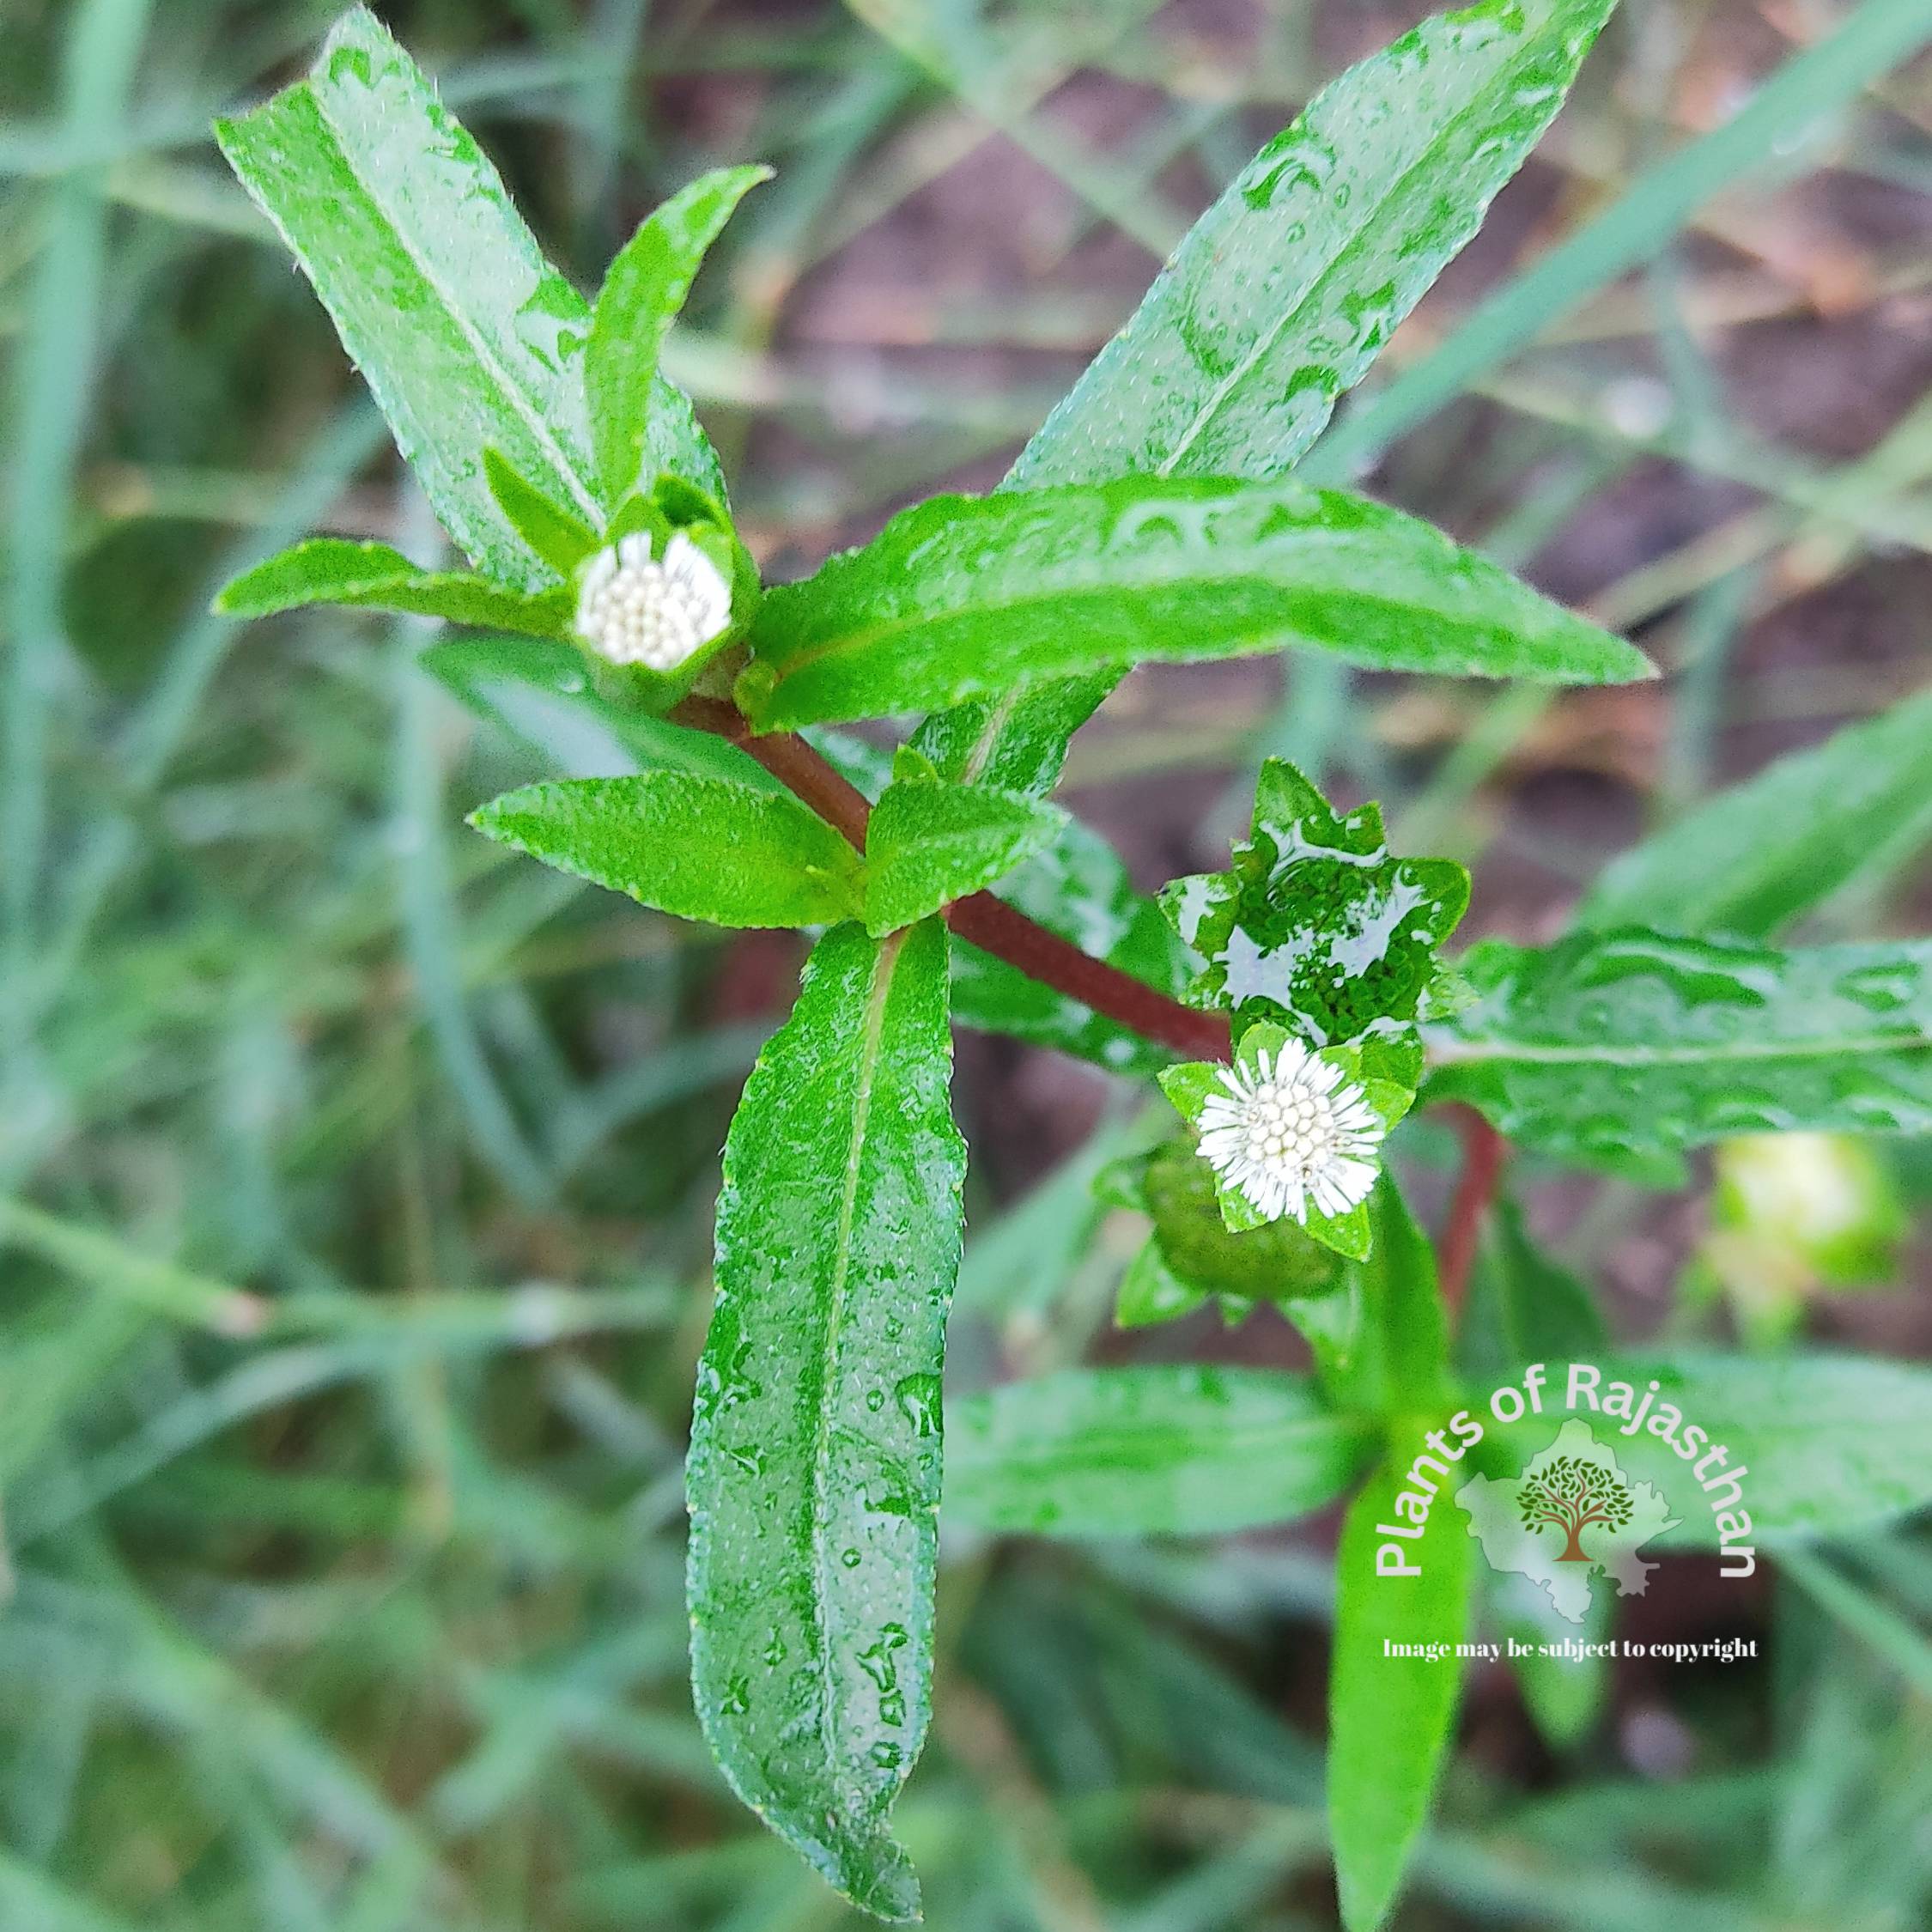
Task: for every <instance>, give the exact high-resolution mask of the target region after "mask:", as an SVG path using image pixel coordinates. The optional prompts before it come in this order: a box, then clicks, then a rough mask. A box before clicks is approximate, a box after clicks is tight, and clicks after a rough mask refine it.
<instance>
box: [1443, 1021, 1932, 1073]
mask: <svg viewBox="0 0 1932 1932" xmlns="http://www.w3.org/2000/svg"><path fill="white" fill-rule="evenodd" d="M1441 1039H1442V1036H1440V1035H1434V1036H1431V1047H1430V1057H1431V1060H1433V1061H1434V1063H1435V1064H1436V1065H1437V1066H1476V1065H1481V1064H1483V1063H1484V1062H1485V1061H1495V1060H1516V1061H1522V1062H1526V1063H1528V1064H1529V1065H1531V1066H1707V1065H1715V1064H1724V1063H1728V1062H1739V1061H1741V1062H1750V1061H1756V1060H1766V1061H1776V1060H1817V1059H1820V1058H1821V1057H1828V1056H1831V1055H1835V1054H1857V1055H1860V1056H1862V1057H1869V1058H1878V1057H1880V1056H1882V1055H1885V1054H1898V1053H1914V1052H1919V1053H1923V1052H1925V1051H1927V1050H1928V1049H1932V1034H1928V1033H1927V1032H1926V1031H1924V1030H1923V1029H1919V1030H1913V1031H1911V1032H1905V1033H1879V1032H1874V1033H1864V1034H1856V1033H1855V1034H1844V1035H1838V1036H1832V1037H1822V1036H1814V1037H1813V1038H1810V1039H1806V1040H1773V1041H1756V1042H1753V1041H1710V1042H1689V1043H1686V1044H1684V1045H1681V1046H1656V1047H1645V1046H1642V1045H1639V1044H1636V1043H1631V1044H1630V1045H1628V1046H1627V1047H1619V1048H1617V1049H1616V1050H1614V1051H1611V1050H1607V1047H1606V1045H1605V1044H1604V1043H1601V1042H1591V1043H1585V1044H1579V1045H1575V1046H1571V1045H1566V1044H1564V1042H1560V1041H1554V1040H1551V1041H1539V1040H1509V1039H1494V1040H1487V1039H1483V1040H1467V1039H1466V1040H1456V1041H1451V1042H1448V1043H1446V1044H1440V1045H1439V1044H1437V1042H1439V1041H1441Z"/></svg>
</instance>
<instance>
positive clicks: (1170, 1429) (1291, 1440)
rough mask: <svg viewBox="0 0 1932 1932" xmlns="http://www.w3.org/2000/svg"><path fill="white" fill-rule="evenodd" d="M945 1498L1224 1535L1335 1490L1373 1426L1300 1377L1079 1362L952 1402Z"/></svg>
mask: <svg viewBox="0 0 1932 1932" xmlns="http://www.w3.org/2000/svg"><path fill="white" fill-rule="evenodd" d="M946 1425H947V1431H948V1435H949V1438H950V1448H949V1449H948V1452H947V1468H946V1491H945V1507H946V1514H947V1516H948V1518H949V1519H950V1520H951V1521H953V1522H961V1523H970V1524H973V1525H975V1526H976V1527H977V1528H983V1529H1005V1530H1019V1531H1029V1532H1031V1533H1033V1534H1039V1535H1054V1536H1141V1535H1211V1534H1215V1533H1216V1532H1218V1531H1223V1530H1230V1529H1241V1528H1253V1527H1254V1526H1255V1525H1256V1524H1258V1523H1266V1522H1289V1521H1291V1520H1292V1519H1293V1518H1294V1517H1297V1516H1305V1515H1307V1514H1308V1512H1309V1510H1316V1509H1319V1508H1321V1505H1322V1504H1324V1503H1327V1502H1329V1501H1331V1500H1332V1499H1333V1498H1334V1496H1335V1495H1336V1494H1337V1492H1339V1491H1340V1490H1341V1489H1342V1488H1343V1487H1344V1486H1345V1485H1346V1484H1347V1482H1348V1481H1349V1479H1350V1478H1351V1477H1352V1476H1353V1475H1354V1474H1355V1473H1356V1472H1357V1471H1358V1469H1359V1468H1361V1467H1362V1465H1363V1463H1364V1461H1365V1460H1366V1458H1367V1456H1368V1455H1369V1453H1370V1441H1371V1435H1370V1431H1369V1430H1368V1429H1367V1428H1366V1427H1365V1426H1364V1424H1363V1423H1362V1422H1361V1421H1360V1420H1359V1419H1353V1418H1350V1417H1346V1416H1341V1415H1336V1414H1334V1413H1330V1412H1329V1411H1328V1410H1327V1409H1325V1408H1324V1407H1323V1406H1322V1405H1321V1401H1320V1400H1319V1399H1318V1398H1317V1397H1316V1395H1315V1393H1314V1391H1313V1390H1312V1389H1311V1388H1309V1385H1308V1384H1307V1383H1306V1382H1303V1381H1302V1380H1301V1379H1300V1378H1299V1377H1297V1376H1287V1375H1280V1374H1275V1373H1273V1372H1267V1371H1263V1370H1244V1369H1212V1368H1200V1367H1194V1366H1181V1365H1175V1366H1166V1367H1150V1368H1130V1369H1068V1370H1062V1371H1060V1373H1059V1374H1057V1375H1050V1376H1040V1377H1038V1378H1036V1379H1035V1380H1032V1381H1028V1382H1009V1383H1008V1384H1006V1386H1005V1387H1004V1388H995V1389H993V1390H991V1391H990V1392H988V1393H987V1394H981V1395H969V1396H966V1397H963V1399H961V1400H957V1401H955V1402H953V1403H951V1404H950V1405H949V1406H948V1408H947V1413H946Z"/></svg>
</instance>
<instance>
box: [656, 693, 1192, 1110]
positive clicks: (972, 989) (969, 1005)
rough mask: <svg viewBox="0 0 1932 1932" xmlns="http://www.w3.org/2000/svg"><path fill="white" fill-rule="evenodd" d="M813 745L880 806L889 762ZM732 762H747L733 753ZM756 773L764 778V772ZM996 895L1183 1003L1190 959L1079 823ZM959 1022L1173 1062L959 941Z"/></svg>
mask: <svg viewBox="0 0 1932 1932" xmlns="http://www.w3.org/2000/svg"><path fill="white" fill-rule="evenodd" d="M681 735H682V736H683V737H686V738H690V737H694V736H696V735H697V734H696V733H692V732H684V733H682V734H681ZM808 735H809V736H810V738H811V742H812V744H814V745H815V746H816V747H817V750H820V751H821V752H823V754H824V756H826V757H827V758H829V760H830V761H831V762H832V763H833V764H834V765H835V766H836V767H837V768H838V769H839V771H840V773H841V775H843V776H844V777H845V778H847V779H848V780H849V781H851V782H852V783H853V784H854V785H856V786H857V787H859V789H860V791H861V792H863V793H865V794H866V797H867V798H868V799H876V798H878V796H880V794H881V793H883V791H884V788H885V786H886V785H887V783H888V782H889V781H890V772H891V769H892V765H893V760H892V759H891V758H890V757H889V756H887V755H886V754H885V753H884V752H882V751H880V750H878V749H877V748H876V747H874V746H872V745H870V744H866V741H865V740H864V739H862V738H854V737H852V736H850V735H848V734H847V733H844V732H823V731H815V732H811V733H810V734H808ZM712 742H717V741H715V740H713V741H712ZM914 753H915V755H919V754H918V748H917V747H916V746H915V747H914ZM732 756H734V757H742V756H744V754H743V753H741V752H738V751H737V750H735V749H733V750H732ZM920 756H922V755H920ZM747 762H749V761H747ZM752 769H754V770H755V771H757V772H759V773H760V775H762V773H763V768H762V766H753V767H752ZM1023 789H1025V788H1024V787H1023ZM992 890H993V893H994V896H996V897H998V898H1001V899H1005V900H1006V901H1008V902H1010V903H1011V904H1012V905H1015V906H1017V907H1018V908H1019V909H1020V910H1021V911H1022V912H1024V914H1026V915H1027V916H1028V917H1029V918H1030V919H1033V920H1037V921H1038V922H1039V923H1040V924H1041V925H1042V926H1044V927H1046V928H1047V929H1048V931H1049V932H1052V933H1059V935H1060V938H1061V939H1068V940H1071V941H1072V944H1073V945H1077V946H1078V947H1079V949H1080V950H1081V951H1083V952H1085V953H1089V954H1091V956H1092V957H1094V958H1096V959H1104V960H1105V961H1106V962H1107V963H1108V964H1109V965H1110V966H1117V967H1118V968H1119V969H1121V971H1122V972H1123V973H1130V974H1132V975H1133V977H1134V978H1136V979H1139V980H1145V981H1146V982H1147V984H1148V985H1150V986H1152V987H1158V988H1159V989H1160V990H1161V991H1162V992H1163V993H1168V994H1170V995H1171V996H1173V997H1175V998H1178V997H1179V996H1180V994H1181V993H1182V989H1183V988H1184V987H1185V986H1186V984H1187V981H1188V973H1189V963H1188V958H1187V956H1186V950H1185V949H1184V948H1183V947H1182V945H1181V943H1180V941H1179V940H1178V939H1176V938H1175V936H1174V933H1173V931H1172V929H1171V928H1170V927H1169V925H1168V923H1167V921H1166V920H1164V919H1163V918H1162V917H1161V913H1160V908H1159V907H1158V906H1157V905H1156V904H1155V902H1153V900H1151V899H1150V898H1149V897H1148V896H1146V895H1145V893H1143V892H1139V891H1136V890H1135V889H1134V884H1133V879H1132V878H1130V877H1129V875H1128V872H1127V867H1126V866H1124V865H1122V864H1121V860H1120V857H1119V854H1116V853H1115V850H1114V848H1112V847H1111V846H1110V845H1109V844H1108V842H1107V841H1106V840H1105V839H1103V837H1101V835H1099V833H1097V832H1096V831H1095V830H1094V829H1092V828H1091V826H1088V825H1084V824H1082V823H1080V821H1079V820H1078V819H1077V818H1074V817H1068V816H1065V815H1063V816H1062V817H1061V818H1060V826H1059V829H1058V830H1057V831H1056V832H1055V833H1054V836H1053V839H1052V841H1050V842H1049V843H1048V846H1047V847H1046V848H1045V849H1044V850H1043V851H1042V852H1041V853H1040V854H1037V856H1036V857H1034V858H1032V859H1030V860H1027V861H1026V863H1025V864H1024V865H1023V866H1020V868H1019V869H1018V871H1017V872H1012V873H1011V874H1009V875H1008V876H1007V877H1006V878H1003V879H1001V880H1000V881H999V883H998V884H996V885H994V886H993V889H992ZM952 1017H953V1018H954V1020H955V1021H956V1022H957V1024H960V1025H962V1026H971V1027H977V1028H979V1029H980V1030H982V1031H984V1032H987V1033H1005V1034H1010V1035H1012V1037H1013V1038H1015V1039H1018V1040H1026V1041H1030V1042H1032V1043H1033V1044H1034V1045H1036V1046H1041V1047H1051V1048H1054V1050H1055V1051H1056V1052H1059V1053H1066V1054H1078V1056H1079V1057H1080V1058H1081V1059H1082V1060H1092V1061H1094V1062H1095V1063H1096V1064H1097V1065H1098V1066H1104V1067H1107V1068H1109V1069H1110V1070H1111V1071H1113V1072H1117V1073H1133V1072H1155V1071H1156V1070H1157V1069H1158V1068H1160V1067H1163V1066H1166V1065H1167V1064H1168V1062H1169V1061H1170V1060H1171V1059H1172V1058H1173V1055H1172V1054H1170V1053H1169V1052H1168V1051H1167V1049H1166V1048H1163V1047H1157V1046H1155V1045H1154V1044H1153V1043H1152V1042H1150V1041H1148V1040H1146V1039H1145V1038H1143V1037H1142V1036H1140V1035H1139V1034H1138V1033H1134V1032H1131V1031H1129V1030H1128V1029H1127V1028H1126V1027H1124V1026H1122V1025H1121V1024H1120V1023H1119V1022H1118V1021H1115V1020H1111V1019H1109V1018H1107V1017H1106V1016H1105V1015H1104V1014H1103V1013H1097V1012H1095V1011H1094V1010H1093V1008H1092V1007H1091V1006H1088V1005H1084V1004H1083V1003H1082V1002H1081V1001H1079V1000H1078V999H1071V998H1069V997H1068V996H1067V995H1066V994H1065V993H1058V992H1056V991H1054V988H1053V987H1050V986H1048V985H1047V984H1046V983H1045V982H1044V981H1041V980H1036V979H1033V978H1031V977H1030V975H1027V974H1025V973H1023V972H1021V971H1020V970H1019V969H1018V968H1017V967H1013V966H1009V965H1008V964H1007V963H1006V962H1005V960H1003V959H998V958H995V957H993V954H991V953H989V952H981V951H980V949H979V948H978V947H977V946H975V945H968V944H967V943H966V942H965V941H964V940H963V939H958V938H957V937H955V939H953V942H952Z"/></svg>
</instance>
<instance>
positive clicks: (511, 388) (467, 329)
mask: <svg viewBox="0 0 1932 1932" xmlns="http://www.w3.org/2000/svg"><path fill="white" fill-rule="evenodd" d="M301 85H302V86H303V87H304V88H306V90H307V94H308V96H309V99H310V100H313V102H314V103H315V111H316V112H317V113H319V115H320V116H321V117H322V120H323V123H324V125H325V126H326V127H327V128H328V130H329V132H330V134H331V137H333V139H334V141H335V143H336V152H337V154H338V155H340V156H341V157H342V161H343V166H344V167H345V168H346V169H347V171H348V173H349V175H350V177H351V178H352V179H354V180H355V183H356V185H358V186H359V187H360V188H361V191H362V192H363V193H364V194H365V195H367V196H368V201H369V205H370V207H371V208H373V209H374V210H375V211H376V213H377V215H378V216H379V217H380V220H381V222H382V223H383V225H384V226H385V227H386V228H387V229H388V230H389V232H390V234H392V235H393V236H394V237H395V239H396V245H397V246H398V248H400V249H401V250H402V251H403V252H404V254H405V255H406V256H407V257H408V258H409V259H410V262H411V263H412V264H414V265H415V267H416V272H417V273H418V274H419V275H420V276H422V279H423V281H424V282H425V283H428V286H429V288H430V289H432V290H433V291H434V294H435V296H436V299H437V301H439V302H440V303H441V305H442V308H443V313H444V314H445V315H447V317H448V318H449V319H451V320H452V321H453V322H454V323H455V325H456V328H457V331H458V333H459V335H460V336H462V337H463V338H464V340H465V342H467V343H469V344H470V347H471V352H472V353H473V354H474V355H476V358H477V361H478V362H479V363H481V364H482V365H483V368H485V369H487V370H488V371H489V374H491V375H492V376H494V377H495V380H496V382H497V384H498V386H499V387H500V388H501V391H502V392H503V393H504V394H505V395H507V397H508V398H510V400H511V403H512V405H513V414H515V415H516V416H519V417H520V418H521V419H522V421H523V422H524V425H525V427H526V428H527V429H529V430H530V432H531V433H532V437H533V438H534V440H535V441H536V443H537V446H538V448H540V449H541V450H542V451H543V452H544V454H545V455H546V456H547V457H548V458H549V459H550V462H551V465H552V466H553V467H554V469H555V470H556V475H557V477H558V479H559V481H561V482H562V483H564V484H565V485H566V486H567V487H568V489H569V490H570V492H571V494H572V495H574V497H575V498H576V500H577V503H578V506H579V507H580V508H581V509H583V510H586V511H587V512H588V513H589V514H590V518H591V521H592V527H593V528H601V527H602V526H603V521H604V512H603V508H602V507H601V506H600V505H599V504H598V501H597V500H596V498H595V497H594V496H592V495H591V494H590V492H589V491H588V489H586V486H585V484H584V482H583V479H582V478H581V477H579V475H578V474H577V470H576V466H575V465H574V462H573V461H572V460H571V458H570V454H569V453H568V451H567V450H566V449H565V448H564V447H563V446H562V443H561V442H560V441H559V440H557V438H556V434H554V433H553V432H552V430H551V428H550V421H549V418H548V416H546V414H545V412H544V410H543V409H542V408H540V407H539V406H538V404H537V402H536V400H535V398H532V397H531V396H528V395H526V393H525V392H524V390H523V388H522V387H521V386H520V385H519V383H517V382H516V381H515V380H514V379H513V376H512V374H511V372H510V369H509V367H508V365H507V363H505V362H504V361H502V359H501V357H500V356H499V355H497V354H496V352H495V347H494V345H493V344H492V343H490V342H489V338H488V337H486V336H484V335H483V334H481V333H480V332H479V331H477V328H476V327H475V326H474V325H472V324H471V322H470V320H469V319H468V317H467V315H466V313H465V309H464V307H463V305H462V304H461V303H459V302H457V301H454V300H453V298H452V296H451V294H450V291H449V290H448V289H446V288H445V287H444V286H443V284H442V283H441V281H440V279H439V278H438V276H437V275H436V274H435V272H434V267H433V265H432V264H433V261H434V258H433V257H430V256H428V255H425V254H424V253H423V252H421V251H420V250H419V249H418V248H417V247H416V246H414V245H413V244H412V241H411V239H410V232H409V231H408V230H406V229H405V228H404V227H403V226H402V224H401V223H400V222H398V219H397V217H396V215H395V213H394V211H393V210H392V208H391V206H390V204H389V203H388V201H387V200H386V198H385V197H383V196H382V195H381V194H380V192H379V191H377V188H376V186H375V185H374V182H373V181H371V180H370V179H369V178H368V176H367V175H366V174H364V173H362V171H361V169H360V168H358V167H356V166H355V161H354V158H353V156H352V154H351V151H350V143H349V134H348V132H347V131H346V130H345V129H344V128H343V125H342V124H341V123H340V122H339V121H338V120H337V118H336V117H335V116H334V115H333V114H331V112H330V111H329V105H328V101H327V100H326V98H325V95H324V94H322V92H321V91H320V90H319V89H318V88H316V86H315V85H314V83H313V82H302V83H301ZM499 192H500V193H501V189H500V190H499ZM503 198H504V200H505V202H506V204H507V196H504V197H503ZM512 212H514V211H512ZM518 541H519V543H521V542H522V539H521V538H520V537H519V538H518ZM526 548H527V546H526ZM538 561H539V562H541V559H539V560H538ZM545 568H549V567H548V566H547V565H546V566H545Z"/></svg>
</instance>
